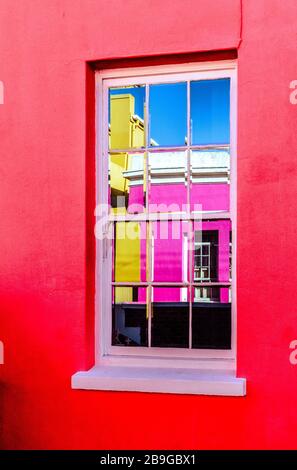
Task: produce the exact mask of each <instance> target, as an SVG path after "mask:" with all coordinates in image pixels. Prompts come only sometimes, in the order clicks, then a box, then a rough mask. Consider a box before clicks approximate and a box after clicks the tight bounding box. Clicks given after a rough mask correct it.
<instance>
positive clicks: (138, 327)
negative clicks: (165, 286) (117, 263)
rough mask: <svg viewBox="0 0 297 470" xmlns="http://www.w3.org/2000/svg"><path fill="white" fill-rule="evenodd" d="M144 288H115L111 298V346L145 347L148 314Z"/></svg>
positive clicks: (146, 342)
mask: <svg viewBox="0 0 297 470" xmlns="http://www.w3.org/2000/svg"><path fill="white" fill-rule="evenodd" d="M146 291H147V289H146V288H144V287H129V286H128V287H115V288H114V289H113V298H112V344H113V345H114V346H147V345H148V340H147V338H148V335H147V331H148V314H147V306H146Z"/></svg>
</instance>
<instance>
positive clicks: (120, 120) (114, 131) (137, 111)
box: [108, 85, 145, 149]
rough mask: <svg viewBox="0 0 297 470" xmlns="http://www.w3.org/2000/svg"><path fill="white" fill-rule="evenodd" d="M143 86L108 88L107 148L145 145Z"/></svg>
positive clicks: (127, 147)
mask: <svg viewBox="0 0 297 470" xmlns="http://www.w3.org/2000/svg"><path fill="white" fill-rule="evenodd" d="M144 109H145V87H144V86H142V85H135V86H130V87H122V88H110V89H109V109H108V114H109V116H108V117H109V119H108V123H109V148H110V149H129V148H140V147H143V146H144V145H145V125H144V116H145V112H144Z"/></svg>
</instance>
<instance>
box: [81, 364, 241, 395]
mask: <svg viewBox="0 0 297 470" xmlns="http://www.w3.org/2000/svg"><path fill="white" fill-rule="evenodd" d="M72 388H73V389H83V390H113V391H134V392H155V393H180V394H191V395H221V396H245V395H246V380H245V379H244V378H237V377H235V376H234V373H230V371H203V370H194V369H180V368H179V369H172V368H153V367H144V368H140V367H123V366H119V367H118V366H95V367H93V368H92V369H90V370H88V371H86V372H77V373H76V374H74V375H73V376H72Z"/></svg>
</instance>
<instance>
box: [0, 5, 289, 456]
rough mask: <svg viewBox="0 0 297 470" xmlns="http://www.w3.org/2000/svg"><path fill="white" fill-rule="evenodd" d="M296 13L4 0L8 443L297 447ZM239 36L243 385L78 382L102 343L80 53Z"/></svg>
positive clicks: (2, 245)
mask: <svg viewBox="0 0 297 470" xmlns="http://www.w3.org/2000/svg"><path fill="white" fill-rule="evenodd" d="M296 13H297V5H296V2H295V1H294V0H286V1H285V2H284V1H281V0H257V1H256V0H252V1H247V0H243V15H242V28H241V10H240V2H239V0H215V1H213V2H209V1H207V0H200V1H199V2H198V1H194V0H174V1H173V0H163V1H162V2H160V1H159V0H147V1H146V2H144V1H140V0H126V1H125V2H124V1H119V0H96V1H95V0H84V1H83V0H54V1H53V0H42V1H37V0H22V1H19V0H2V1H1V5H0V57H1V67H0V80H2V81H3V83H4V88H5V96H4V98H5V102H4V104H3V105H0V132H1V144H0V148H1V160H0V194H1V197H0V214H1V230H0V319H1V320H0V339H1V340H2V341H3V342H4V348H5V364H4V365H3V366H0V423H1V426H0V432H1V436H0V442H1V447H3V448H9V449H19V448H49V449H52V448H79V449H84V448H120V449H121V448H122V449H128V448H177V449H182V448H197V449H204V448H208V449H211V448H219V449H229V448H294V447H296V442H297V436H296V422H297V409H296V388H297V366H293V365H291V364H290V362H289V353H290V351H289V343H290V341H292V340H293V339H297V322H296V318H297V307H296V305H297V289H296V281H297V274H296V263H297V253H296V235H297V222H296V216H295V214H296V201H297V165H296V162H295V160H296V148H297V132H296V122H297V106H294V105H292V104H290V102H289V93H290V90H289V83H290V82H291V81H292V80H294V79H297V56H296V39H297V26H296ZM241 29H242V41H240V35H241ZM239 44H240V47H239V50H238V70H239V83H238V100H239V101H238V102H239V109H238V113H239V119H238V247H237V255H238V375H239V376H241V377H246V378H247V386H248V392H247V396H246V397H245V398H227V397H226V398H222V397H221V398H219V397H202V396H177V395H159V394H139V393H111V392H99V391H94V392H90V391H78V390H71V388H70V377H71V375H72V374H73V373H74V372H76V371H77V370H83V369H85V368H87V367H89V366H90V365H92V344H93V342H92V339H93V330H92V325H93V309H92V305H93V298H92V294H93V287H92V286H93V284H92V280H93V245H92V243H93V242H92V240H93V236H92V230H93V224H94V218H93V209H94V197H93V191H92V189H93V187H94V178H93V175H94V163H93V150H94V148H93V143H94V140H93V139H94V134H93V126H92V115H93V82H92V72H91V71H90V70H88V69H86V61H95V60H96V61H104V60H107V59H126V58H129V57H147V56H149V55H150V56H157V55H165V54H176V53H185V54H186V53H191V52H202V51H220V50H229V49H234V48H235V49H236V48H237V47H238V45H239ZM86 85H87V86H86ZM86 90H87V92H86ZM87 117H88V121H87ZM86 122H88V125H86ZM86 226H87V230H86Z"/></svg>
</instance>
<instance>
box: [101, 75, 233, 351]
mask: <svg viewBox="0 0 297 470" xmlns="http://www.w3.org/2000/svg"><path fill="white" fill-rule="evenodd" d="M188 94H189V95H188ZM229 95H230V80H229V78H220V79H216V80H197V81H193V80H192V79H191V80H190V79H189V80H188V81H182V82H178V83H158V84H151V83H148V84H147V85H146V86H143V85H140V86H135V85H133V86H127V87H121V88H111V89H110V90H109V153H108V157H106V158H108V170H109V193H108V201H109V205H110V214H111V215H112V217H113V220H112V223H113V237H114V238H113V242H112V286H113V290H112V344H113V345H114V346H125V347H129V346H131V347H146V348H151V347H154V348H192V349H230V347H231V289H230V281H231V258H232V244H231V243H232V242H231V231H232V228H231V220H230V214H229V210H230V148H229V142H230V135H229V134H230V124H229V120H230V117H229V115H230V109H229V108H230V104H229V100H230V97H229ZM187 98H189V99H187ZM147 103H149V105H148V106H149V109H147V108H146V106H147ZM188 104H190V107H188ZM146 119H148V122H146ZM146 129H148V132H149V138H148V139H146ZM181 146H182V147H184V148H182V149H178V148H177V147H181ZM162 147H166V148H162ZM200 214H201V218H200ZM123 216H124V220H123ZM134 216H135V218H134V219H132V220H131V218H132V217H134ZM159 216H160V217H159ZM167 216H169V217H168V218H167ZM120 217H121V219H120ZM126 217H127V218H129V221H128V220H126V219H125V218H126ZM162 217H163V219H162Z"/></svg>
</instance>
